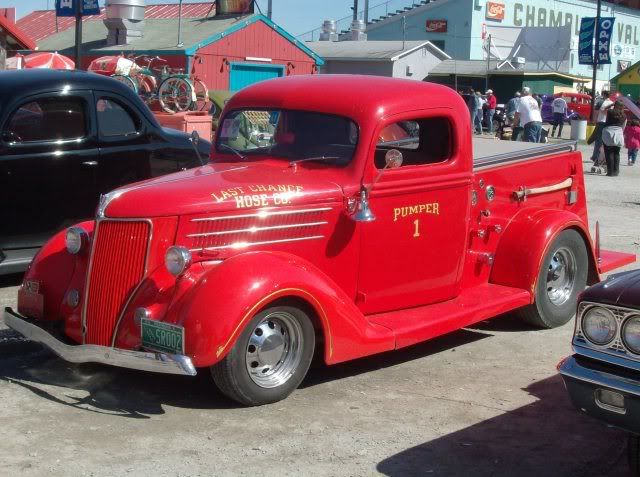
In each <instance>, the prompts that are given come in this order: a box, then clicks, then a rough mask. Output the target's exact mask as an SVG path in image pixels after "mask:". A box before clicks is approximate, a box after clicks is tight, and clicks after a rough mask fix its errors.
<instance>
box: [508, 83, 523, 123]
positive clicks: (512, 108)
mask: <svg viewBox="0 0 640 477" xmlns="http://www.w3.org/2000/svg"><path fill="white" fill-rule="evenodd" d="M518 103H520V91H516V93H515V94H514V95H513V98H511V99H510V100H509V102H508V103H507V107H506V108H505V111H504V114H505V115H506V116H507V119H508V120H509V124H510V125H511V124H513V118H514V117H515V115H516V110H517V109H518Z"/></svg>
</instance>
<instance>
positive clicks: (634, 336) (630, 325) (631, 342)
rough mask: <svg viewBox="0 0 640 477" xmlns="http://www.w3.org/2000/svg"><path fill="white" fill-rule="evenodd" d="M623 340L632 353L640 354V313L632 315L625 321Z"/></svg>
mask: <svg viewBox="0 0 640 477" xmlns="http://www.w3.org/2000/svg"><path fill="white" fill-rule="evenodd" d="M622 341H624V344H625V346H626V347H627V348H629V350H630V351H631V352H632V353H635V354H640V315H631V316H630V317H629V318H627V320H626V321H625V322H624V325H622Z"/></svg>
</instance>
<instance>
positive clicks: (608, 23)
mask: <svg viewBox="0 0 640 477" xmlns="http://www.w3.org/2000/svg"><path fill="white" fill-rule="evenodd" d="M615 20H616V19H615V18H614V17H601V18H600V21H599V22H598V25H597V27H596V63H597V64H599V65H610V64H611V54H610V53H609V47H610V45H611V35H612V33H613V23H614V22H615Z"/></svg>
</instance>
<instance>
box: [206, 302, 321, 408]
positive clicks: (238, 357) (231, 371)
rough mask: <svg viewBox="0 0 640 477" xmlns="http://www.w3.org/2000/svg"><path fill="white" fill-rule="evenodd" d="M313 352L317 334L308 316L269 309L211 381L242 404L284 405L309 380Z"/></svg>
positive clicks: (282, 308) (248, 329) (290, 310)
mask: <svg viewBox="0 0 640 477" xmlns="http://www.w3.org/2000/svg"><path fill="white" fill-rule="evenodd" d="M314 347H315V330H314V328H313V324H312V323H311V320H310V319H309V316H307V314H306V313H305V312H304V311H302V310H300V309H299V308H295V307H291V306H274V307H270V308H267V309H265V310H263V311H261V312H260V313H258V314H257V315H255V316H254V317H253V319H252V320H251V321H250V322H249V324H248V325H247V326H246V327H245V329H244V330H243V331H242V333H241V334H240V336H239V337H238V340H237V342H236V344H235V345H234V346H233V348H232V349H231V350H230V351H229V353H228V354H227V356H225V358H224V359H223V360H222V361H220V362H219V363H217V364H215V365H214V366H212V367H211V375H212V376H213V380H214V382H215V383H216V385H217V386H218V388H219V389H220V391H222V393H224V394H225V395H226V396H227V397H229V398H231V399H233V400H234V401H237V402H239V403H242V404H245V405H247V406H260V405H262V404H268V403H272V402H276V401H280V400H282V399H284V398H286V397H287V396H288V395H289V394H291V393H292V392H293V391H294V390H295V389H296V388H297V387H298V386H299V385H300V383H301V382H302V380H303V379H304V377H305V375H306V374H307V371H308V370H309V365H310V364H311V360H312V358H313V353H314Z"/></svg>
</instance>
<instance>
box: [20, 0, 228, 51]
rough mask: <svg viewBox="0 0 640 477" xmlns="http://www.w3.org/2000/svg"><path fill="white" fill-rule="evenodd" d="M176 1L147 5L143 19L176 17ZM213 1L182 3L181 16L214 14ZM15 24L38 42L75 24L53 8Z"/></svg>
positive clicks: (86, 19)
mask: <svg viewBox="0 0 640 477" xmlns="http://www.w3.org/2000/svg"><path fill="white" fill-rule="evenodd" d="M178 7H179V5H178V4H177V3H162V4H157V5H147V7H146V8H145V11H144V16H145V19H151V18H177V17H178ZM215 11H216V7H215V2H198V3H183V4H182V17H183V18H205V17H207V16H212V15H215ZM104 18H105V13H104V8H101V9H100V15H89V16H86V17H84V18H83V19H82V21H83V22H84V23H89V22H93V21H96V20H103V19H104ZM16 24H17V25H18V27H19V28H20V29H21V30H22V31H24V32H25V33H26V34H27V35H28V36H30V37H31V38H33V40H34V41H36V42H39V41H40V40H43V39H45V38H47V37H49V36H51V35H55V34H56V33H60V32H63V31H65V30H68V29H69V28H73V27H74V26H75V24H76V20H75V18H68V17H60V18H58V19H57V27H56V11H55V10H36V11H34V12H31V13H30V14H28V15H26V16H24V17H22V18H20V19H19V20H18V21H17V22H16Z"/></svg>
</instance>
